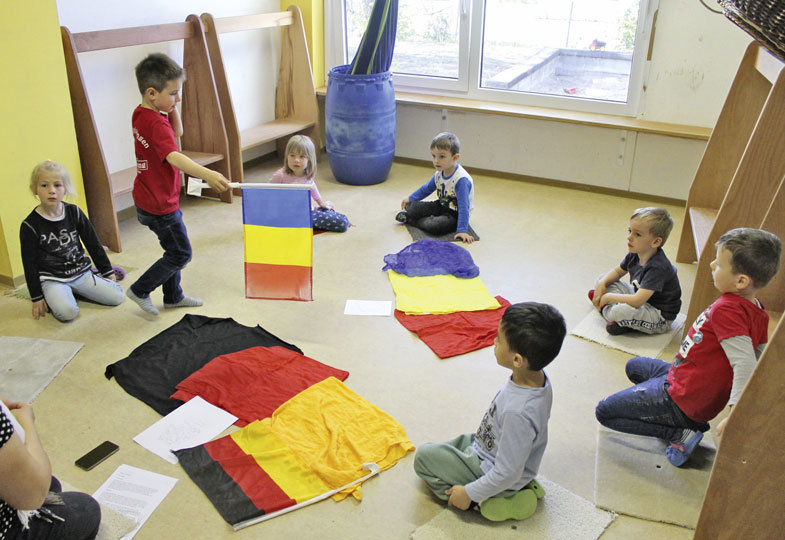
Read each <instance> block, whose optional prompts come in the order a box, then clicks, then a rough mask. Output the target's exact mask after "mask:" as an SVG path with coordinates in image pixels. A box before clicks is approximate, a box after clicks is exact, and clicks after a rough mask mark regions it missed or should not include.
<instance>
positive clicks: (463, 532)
mask: <svg viewBox="0 0 785 540" xmlns="http://www.w3.org/2000/svg"><path fill="white" fill-rule="evenodd" d="M537 480H538V481H539V482H540V484H542V487H543V488H544V489H545V497H544V498H543V499H542V500H540V501H539V503H538V505H537V511H536V512H535V513H534V515H533V516H532V517H530V518H529V519H526V520H524V521H511V520H508V521H502V522H493V521H488V520H487V519H485V518H484V517H482V515H481V514H480V513H479V512H476V511H467V512H462V511H460V510H456V509H455V508H445V509H444V510H442V511H441V512H439V513H438V514H436V516H435V517H434V518H433V519H431V520H430V521H429V522H428V523H426V524H424V525H422V526H420V527H418V528H417V529H416V530H415V531H414V532H413V533H412V535H411V538H412V539H413V540H455V539H459V538H471V539H472V540H505V539H507V538H515V539H520V538H559V540H570V539H575V540H589V539H595V538H599V537H600V535H601V534H602V533H603V531H605V529H606V528H607V527H608V525H610V524H611V523H612V522H613V520H614V519H615V518H616V515H615V514H613V513H612V512H607V511H605V510H600V509H599V508H596V507H595V506H594V505H593V504H592V503H591V502H589V501H587V500H586V499H584V498H582V497H579V496H578V495H576V494H574V493H572V492H571V491H568V490H566V489H564V488H563V487H561V486H560V485H558V484H555V483H553V482H551V481H549V480H547V479H545V478H543V477H541V476H540V477H538V478H537Z"/></svg>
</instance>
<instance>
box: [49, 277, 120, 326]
mask: <svg viewBox="0 0 785 540" xmlns="http://www.w3.org/2000/svg"><path fill="white" fill-rule="evenodd" d="M41 289H42V290H43V292H44V300H46V305H47V306H49V309H51V310H52V315H54V316H55V319H57V320H58V321H62V322H68V321H71V320H73V319H75V318H76V316H77V315H79V306H77V305H76V297H75V296H74V294H77V295H79V296H81V297H82V298H86V299H87V300H91V301H93V302H95V303H97V304H102V305H104V306H119V305H120V304H121V303H122V302H123V300H124V299H125V294H123V288H122V287H121V286H120V285H118V284H117V283H116V282H114V281H112V280H111V279H106V278H102V277H101V276H97V275H95V274H93V273H92V272H91V271H90V270H86V271H84V272H82V273H81V274H79V276H77V277H76V278H74V279H72V280H71V281H54V280H51V279H45V280H43V281H42V282H41Z"/></svg>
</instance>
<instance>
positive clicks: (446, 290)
mask: <svg viewBox="0 0 785 540" xmlns="http://www.w3.org/2000/svg"><path fill="white" fill-rule="evenodd" d="M387 275H388V276H389V278H390V283H391V284H392V288H393V291H394V292H395V307H396V309H399V310H401V311H403V312H405V313H407V314H410V315H419V314H424V313H455V312H456V311H482V310H484V309H496V308H499V307H501V305H500V304H499V302H498V301H497V300H496V298H494V297H493V296H491V294H490V293H489V292H488V289H486V288H485V285H483V283H482V281H480V278H479V277H476V278H471V279H463V278H457V277H455V276H454V275H452V274H447V275H438V276H422V277H409V276H407V275H404V274H399V273H397V272H393V271H392V270H387Z"/></svg>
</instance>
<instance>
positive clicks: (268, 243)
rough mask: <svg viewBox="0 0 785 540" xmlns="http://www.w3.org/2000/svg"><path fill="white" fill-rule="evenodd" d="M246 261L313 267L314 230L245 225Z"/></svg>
mask: <svg viewBox="0 0 785 540" xmlns="http://www.w3.org/2000/svg"><path fill="white" fill-rule="evenodd" d="M243 234H244V242H245V262H248V263H261V264H281V265H292V266H313V229H310V228H306V227H265V226H262V225H247V224H246V225H243Z"/></svg>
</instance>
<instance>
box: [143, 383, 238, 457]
mask: <svg viewBox="0 0 785 540" xmlns="http://www.w3.org/2000/svg"><path fill="white" fill-rule="evenodd" d="M236 420H237V417H236V416H234V415H233V414H230V413H228V412H226V411H225V410H223V409H219V408H218V407H216V406H215V405H213V404H211V403H208V402H206V401H205V400H203V399H202V398H200V397H199V396H196V397H194V398H192V399H190V400H189V401H187V402H186V403H184V404H182V405H180V406H179V407H177V408H176V409H175V410H173V411H172V412H170V413H169V414H167V415H166V416H164V417H163V418H161V419H160V420H159V421H158V422H156V423H155V424H153V425H152V426H150V427H149V428H147V429H146V430H144V431H143V432H141V433H140V434H139V435H137V436H136V437H134V441H136V442H137V443H139V444H141V445H142V446H143V447H144V448H147V449H148V450H150V451H151V452H152V453H154V454H156V455H158V456H161V457H162V458H164V459H165V460H166V461H168V462H169V463H172V464H177V456H175V455H174V454H173V453H172V452H171V450H179V449H180V448H191V447H192V446H197V445H200V444H204V443H206V442H207V441H210V440H212V439H213V437H215V436H216V435H218V434H219V433H221V432H222V431H223V430H225V429H226V428H228V427H229V426H231V425H232V424H234V423H235V421H236Z"/></svg>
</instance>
